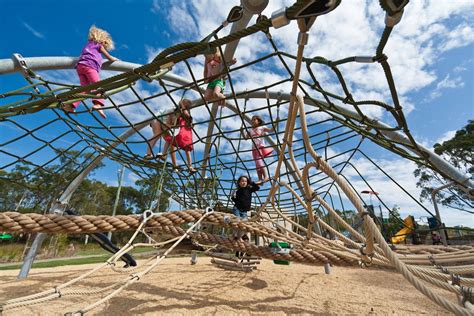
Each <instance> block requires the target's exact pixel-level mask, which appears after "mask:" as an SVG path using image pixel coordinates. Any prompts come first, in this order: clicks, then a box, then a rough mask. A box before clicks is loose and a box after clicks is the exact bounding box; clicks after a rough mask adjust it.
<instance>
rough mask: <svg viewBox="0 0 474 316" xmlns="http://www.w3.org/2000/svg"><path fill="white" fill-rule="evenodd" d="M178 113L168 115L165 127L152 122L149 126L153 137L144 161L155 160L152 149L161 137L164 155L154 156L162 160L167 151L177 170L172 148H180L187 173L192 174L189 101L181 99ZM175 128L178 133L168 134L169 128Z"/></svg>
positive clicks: (191, 134) (191, 122)
mask: <svg viewBox="0 0 474 316" xmlns="http://www.w3.org/2000/svg"><path fill="white" fill-rule="evenodd" d="M179 106H180V113H179V115H178V116H176V115H175V114H170V115H168V118H167V123H166V125H165V124H164V123H163V122H161V121H159V120H154V121H153V122H152V123H151V124H150V125H151V128H152V130H153V137H152V138H151V139H150V140H149V141H148V149H147V153H146V155H145V157H144V158H145V159H146V160H150V159H153V158H155V156H153V154H152V148H153V146H155V144H156V142H157V141H158V139H160V137H162V136H163V139H164V140H165V142H166V143H165V146H164V148H163V152H164V153H165V154H161V153H158V154H157V155H156V157H157V158H159V159H164V158H165V157H166V153H167V152H168V149H170V151H171V161H172V163H173V166H174V167H175V168H176V169H177V168H178V165H177V163H176V150H175V149H174V147H177V148H181V149H183V150H184V151H185V152H186V160H187V162H188V167H189V172H190V173H194V172H196V169H194V168H193V162H192V158H191V152H192V151H193V118H192V116H191V113H190V106H191V101H190V100H188V99H183V100H181V102H179ZM174 126H177V127H179V132H178V134H177V135H176V136H173V135H171V134H170V128H171V127H174Z"/></svg>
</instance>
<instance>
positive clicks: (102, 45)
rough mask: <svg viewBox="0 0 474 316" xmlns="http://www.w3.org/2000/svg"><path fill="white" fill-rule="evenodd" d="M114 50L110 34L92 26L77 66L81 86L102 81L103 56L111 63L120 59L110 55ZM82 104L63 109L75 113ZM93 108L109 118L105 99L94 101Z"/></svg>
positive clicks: (76, 103) (65, 106)
mask: <svg viewBox="0 0 474 316" xmlns="http://www.w3.org/2000/svg"><path fill="white" fill-rule="evenodd" d="M112 49H114V42H113V41H112V38H111V37H110V34H109V33H107V32H106V31H104V30H102V29H99V28H97V27H95V26H94V25H92V27H91V28H90V29H89V36H88V42H87V44H86V46H84V48H83V49H82V52H81V56H79V61H78V62H77V65H76V71H77V74H78V75H79V80H80V82H81V86H86V85H89V84H92V83H94V82H97V81H99V80H100V77H99V72H100V69H101V68H102V55H104V56H105V57H106V58H107V59H108V60H110V61H117V60H118V59H117V58H115V57H113V56H112V55H110V54H109V51H110V50H112ZM79 103H80V102H74V103H73V104H66V105H64V107H63V109H64V110H65V111H67V112H71V113H74V112H75V111H76V108H77V106H78V105H79ZM92 104H93V105H92V108H93V109H94V110H97V112H99V114H100V116H102V117H103V118H107V117H106V115H105V113H104V110H102V107H103V106H104V100H103V99H93V100H92Z"/></svg>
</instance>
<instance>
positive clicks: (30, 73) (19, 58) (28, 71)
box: [12, 53, 39, 78]
mask: <svg viewBox="0 0 474 316" xmlns="http://www.w3.org/2000/svg"><path fill="white" fill-rule="evenodd" d="M12 56H13V59H14V61H16V62H17V64H18V65H19V66H20V68H21V73H22V75H23V76H24V77H25V78H39V77H38V75H36V74H35V73H34V72H33V71H32V70H31V69H30V68H29V67H28V64H27V63H26V60H25V58H23V56H21V55H20V54H18V53H15V54H13V55H12Z"/></svg>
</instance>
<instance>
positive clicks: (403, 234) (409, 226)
mask: <svg viewBox="0 0 474 316" xmlns="http://www.w3.org/2000/svg"><path fill="white" fill-rule="evenodd" d="M403 224H404V226H405V227H403V228H402V229H400V230H399V231H398V232H397V233H396V234H395V236H393V237H391V238H390V241H391V242H392V244H399V243H401V242H402V241H404V240H405V239H406V238H407V236H408V235H409V234H411V233H412V232H413V230H414V229H415V218H414V217H413V216H411V215H408V216H407V217H406V218H405V219H404V220H403Z"/></svg>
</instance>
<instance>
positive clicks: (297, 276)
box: [0, 257, 455, 316]
mask: <svg viewBox="0 0 474 316" xmlns="http://www.w3.org/2000/svg"><path fill="white" fill-rule="evenodd" d="M95 266H96V264H93V265H81V266H64V267H56V268H43V269H33V270H32V271H31V273H30V276H29V277H28V279H26V280H17V279H16V275H17V273H18V271H16V270H11V271H0V304H1V303H2V302H4V301H5V300H8V299H13V298H18V297H20V296H25V295H29V294H33V293H37V292H39V291H42V290H46V289H50V288H52V287H54V286H56V285H59V284H61V283H64V282H66V281H68V280H70V279H72V278H73V277H75V276H77V275H79V274H81V273H84V272H86V271H89V270H90V269H92V268H93V267H95ZM126 278H127V274H118V273H115V272H113V271H112V270H110V269H106V270H101V271H100V272H99V273H98V274H94V275H92V276H90V277H88V278H87V279H85V280H84V281H82V282H81V283H80V284H81V285H80V288H81V289H86V290H92V289H100V288H103V287H106V286H109V285H111V284H113V283H114V282H117V281H120V280H125V279H126ZM76 288H77V287H76ZM442 293H443V294H445V295H446V292H444V291H443V292H442ZM100 297H101V296H100V295H97V294H95V295H82V296H63V297H61V298H57V299H54V300H51V301H48V302H45V303H41V304H36V305H31V306H28V307H21V308H18V309H13V310H7V311H4V312H3V315H5V316H7V315H63V314H64V313H66V312H72V311H77V310H80V309H81V308H83V307H85V306H87V305H88V304H92V303H94V302H95V301H97V300H98V299H99V298H100ZM449 298H450V299H451V300H452V301H454V300H455V297H454V296H449ZM88 314H89V315H137V314H140V315H142V314H143V315H160V314H172V315H196V314H198V315H199V314H206V315H209V314H217V315H237V314H238V315H247V314H261V315H283V314H325V315H327V314H378V315H386V314H399V315H407V314H411V315H415V314H416V315H419V314H448V312H446V311H445V310H443V309H442V308H441V307H439V306H437V305H436V304H435V303H434V302H432V301H430V300H429V299H428V298H426V297H425V296H423V294H421V293H420V292H418V291H417V290H416V289H415V288H414V287H413V286H412V285H410V284H409V283H408V282H407V281H406V280H405V279H404V278H403V277H402V276H401V275H400V274H397V273H395V272H392V271H387V270H379V269H375V268H372V269H361V268H357V267H333V268H332V270H331V274H330V275H326V274H325V273H324V268H323V267H322V266H308V265H301V264H295V263H291V265H289V266H285V265H275V264H273V262H272V261H270V260H263V261H262V262H261V264H260V265H259V266H258V269H257V270H255V271H253V272H251V273H244V272H237V271H228V270H222V269H220V268H217V267H215V266H214V265H212V264H211V263H210V258H208V257H199V258H198V263H197V264H196V265H190V258H189V257H182V258H169V259H165V260H164V261H163V262H162V263H161V264H160V265H159V266H158V267H157V268H156V269H155V270H153V271H152V272H151V273H150V274H148V275H147V276H145V277H144V278H142V279H141V280H140V281H139V282H137V283H135V284H132V285H131V286H129V287H128V288H127V289H125V290H124V291H123V292H121V293H120V294H119V295H118V296H116V297H114V298H112V299H111V300H109V301H108V302H107V303H106V304H102V305H100V306H98V307H97V308H95V309H93V310H92V311H91V312H89V313H88Z"/></svg>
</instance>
